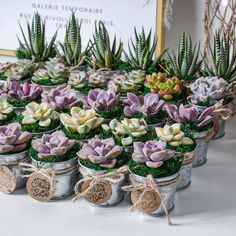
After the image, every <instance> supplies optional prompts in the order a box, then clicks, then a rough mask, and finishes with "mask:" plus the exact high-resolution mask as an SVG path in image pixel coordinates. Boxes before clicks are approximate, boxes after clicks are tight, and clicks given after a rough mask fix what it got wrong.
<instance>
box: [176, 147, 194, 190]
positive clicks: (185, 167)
mask: <svg viewBox="0 0 236 236" xmlns="http://www.w3.org/2000/svg"><path fill="white" fill-rule="evenodd" d="M194 158H195V150H193V151H192V152H188V153H185V154H184V159H183V162H182V166H181V168H180V171H179V176H180V178H179V181H178V183H177V191H179V190H182V189H185V188H187V187H188V186H189V185H190V184H191V180H190V179H191V173H192V163H193V161H194Z"/></svg>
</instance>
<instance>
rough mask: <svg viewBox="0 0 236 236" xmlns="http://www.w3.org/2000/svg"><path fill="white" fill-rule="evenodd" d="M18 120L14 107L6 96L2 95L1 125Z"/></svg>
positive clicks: (0, 108) (0, 106) (0, 99)
mask: <svg viewBox="0 0 236 236" xmlns="http://www.w3.org/2000/svg"><path fill="white" fill-rule="evenodd" d="M15 120H16V113H15V112H14V107H13V106H12V105H11V104H9V103H8V102H7V98H6V97H5V96H2V97H0V126H5V125H7V124H10V123H12V122H14V121H15Z"/></svg>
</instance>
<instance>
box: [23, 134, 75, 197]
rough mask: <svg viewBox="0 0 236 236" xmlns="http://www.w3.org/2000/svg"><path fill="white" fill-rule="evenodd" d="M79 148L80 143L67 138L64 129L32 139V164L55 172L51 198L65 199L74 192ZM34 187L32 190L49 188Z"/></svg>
mask: <svg viewBox="0 0 236 236" xmlns="http://www.w3.org/2000/svg"><path fill="white" fill-rule="evenodd" d="M78 150H79V144H78V143H77V142H76V141H75V140H71V139H69V138H67V137H66V135H65V134H64V133H63V132H62V131H55V132H53V133H52V134H44V135H43V136H42V137H41V138H38V139H34V140H33V141H32V147H31V148H30V151H29V154H30V158H31V160H32V165H33V166H35V167H36V168H38V169H46V170H49V171H50V170H53V171H54V172H55V189H54V192H53V195H52V196H51V198H50V200H51V199H52V200H59V199H63V198H66V197H68V196H70V195H71V194H72V193H73V189H74V186H75V184H76V181H77V174H78V168H77V166H78V165H77V155H76V152H77V151H78ZM33 188H34V190H32V189H31V190H30V192H37V191H38V193H39V191H45V192H46V191H47V190H48V189H44V190H42V189H40V188H39V187H38V189H37V185H35V186H33ZM27 190H28V188H27ZM31 196H32V195H31ZM33 197H34V196H33ZM36 199H37V197H36ZM48 200H49V199H48Z"/></svg>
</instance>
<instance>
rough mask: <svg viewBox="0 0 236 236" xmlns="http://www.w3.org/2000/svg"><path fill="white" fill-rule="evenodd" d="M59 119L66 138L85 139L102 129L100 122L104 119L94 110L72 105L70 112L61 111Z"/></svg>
mask: <svg viewBox="0 0 236 236" xmlns="http://www.w3.org/2000/svg"><path fill="white" fill-rule="evenodd" d="M60 120H61V123H62V126H63V127H62V130H63V131H64V133H65V134H66V136H67V137H68V138H71V139H76V140H80V141H82V142H83V141H85V140H87V139H90V138H92V137H94V135H96V134H99V133H100V132H101V131H102V128H101V124H102V123H103V121H104V118H102V117H101V116H100V115H99V114H97V113H96V111H95V110H93V109H89V110H83V109H81V108H79V107H72V108H71V110H70V114H66V113H61V114H60Z"/></svg>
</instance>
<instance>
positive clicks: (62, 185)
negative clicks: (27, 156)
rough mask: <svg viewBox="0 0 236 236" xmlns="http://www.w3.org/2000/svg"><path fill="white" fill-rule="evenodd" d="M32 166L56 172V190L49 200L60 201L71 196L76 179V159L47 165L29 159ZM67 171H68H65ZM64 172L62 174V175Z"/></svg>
mask: <svg viewBox="0 0 236 236" xmlns="http://www.w3.org/2000/svg"><path fill="white" fill-rule="evenodd" d="M31 160H32V164H33V165H34V166H35V167H37V168H39V169H41V168H45V169H46V168H50V169H52V170H54V171H55V172H56V181H57V183H56V188H55V192H54V195H53V198H52V199H51V200H60V199H64V198H67V197H69V196H71V195H72V194H73V192H74V186H75V184H76V181H77V178H78V168H77V167H78V161H77V157H75V158H73V159H71V160H68V161H63V162H55V163H48V162H42V161H37V160H35V159H33V158H31ZM67 170H69V171H67ZM63 172H64V173H63Z"/></svg>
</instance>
